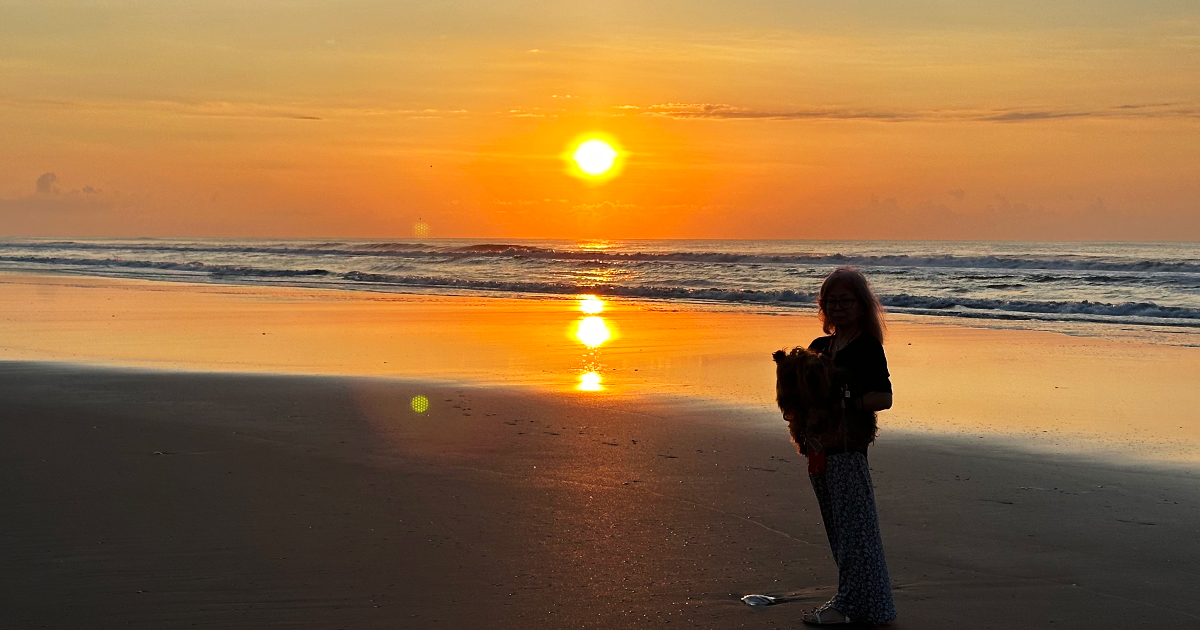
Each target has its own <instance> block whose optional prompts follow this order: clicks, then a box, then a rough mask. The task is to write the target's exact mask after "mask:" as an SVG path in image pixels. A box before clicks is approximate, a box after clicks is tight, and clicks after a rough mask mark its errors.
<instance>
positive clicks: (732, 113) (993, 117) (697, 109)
mask: <svg viewBox="0 0 1200 630" xmlns="http://www.w3.org/2000/svg"><path fill="white" fill-rule="evenodd" d="M613 109H615V110H619V111H620V112H621V114H624V113H637V114H641V115H646V116H660V117H665V118H677V119H707V120H874V121H881V122H998V123H1020V122H1034V121H1048V120H1059V119H1079V118H1092V119H1109V120H1112V119H1200V105H1187V104H1180V103H1151V104H1125V105H1115V106H1112V107H1102V108H1093V109H1050V108H1044V109H994V110H964V109H930V110H910V111H892V110H871V109H856V108H838V107H814V108H801V109H794V110H759V109H752V108H747V107H738V106H735V105H730V104H728V103H660V104H655V105H647V106H637V105H617V106H614V108H613Z"/></svg>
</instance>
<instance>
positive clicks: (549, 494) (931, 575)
mask: <svg viewBox="0 0 1200 630" xmlns="http://www.w3.org/2000/svg"><path fill="white" fill-rule="evenodd" d="M0 374H2V375H3V378H0V403H2V405H3V408H4V409H6V413H5V419H4V421H3V422H0V432H2V433H3V435H0V438H2V439H0V454H2V455H3V457H0V483H2V484H3V488H2V490H3V492H4V493H5V496H6V497H7V498H8V501H9V505H10V508H9V509H8V510H6V511H4V513H3V515H0V519H2V522H0V525H2V527H0V531H2V532H4V533H5V537H6V539H7V541H8V543H9V544H6V545H4V546H3V547H2V549H3V551H2V552H0V553H2V554H3V556H4V557H3V561H4V566H5V567H6V570H5V571H3V572H0V588H2V589H3V592H5V593H6V595H5V599H7V600H8V601H7V602H6V605H5V606H0V620H7V621H8V622H9V623H12V624H13V625H15V626H17V627H24V626H27V625H44V626H45V627H62V628H68V627H79V626H80V625H81V624H83V625H88V626H89V627H97V628H107V627H144V628H157V627H161V626H162V624H163V623H164V620H179V621H180V622H182V621H184V620H189V621H191V622H194V623H199V624H200V625H209V626H238V627H250V626H253V627H264V626H271V625H278V626H281V627H295V626H297V625H304V624H315V625H317V626H320V627H332V626H334V625H337V626H351V627H365V628H372V627H381V628H382V627H401V628H406V627H407V628H424V627H431V626H435V627H436V626H444V627H469V626H480V625H482V626H487V627H513V628H519V627H528V626H529V625H530V624H537V625H540V626H543V627H553V628H558V627H563V628H566V627H597V628H600V627H617V628H623V627H629V628H633V627H647V626H651V627H676V626H678V625H679V624H680V623H682V624H684V625H685V626H687V625H698V626H702V627H712V628H733V627H741V626H742V625H749V626H752V627H755V626H757V627H776V626H793V625H795V624H796V623H798V618H799V615H800V612H801V611H802V609H803V608H805V607H809V606H812V605H816V604H818V603H820V602H821V601H824V599H825V598H827V597H828V596H829V595H830V594H831V591H830V586H831V585H832V584H834V583H835V581H836V573H835V570H834V567H833V563H832V559H831V558H830V557H829V551H828V547H827V546H826V544H825V540H824V531H823V529H822V527H821V525H820V523H819V518H818V516H817V512H816V504H815V500H814V499H813V497H812V496H811V491H810V490H809V489H808V488H807V481H806V479H805V473H804V462H803V459H802V458H800V457H799V456H797V455H796V454H795V451H794V449H793V447H792V445H791V443H790V442H789V441H788V439H787V436H786V431H785V430H784V428H783V426H782V423H780V425H779V426H778V427H776V428H775V429H773V430H772V429H771V428H770V427H765V426H760V425H758V424H757V423H755V422H751V423H748V424H745V423H744V420H743V419H742V418H737V417H730V414H729V413H728V409H710V410H708V411H703V410H700V409H699V408H697V407H695V406H693V407H686V408H679V407H672V406H671V405H669V404H665V403H664V402H663V401H662V400H661V399H659V400H651V399H647V398H639V397H627V398H613V399H608V400H607V402H603V401H599V400H597V399H581V398H578V397H575V396H573V395H571V394H566V393H562V392H559V393H555V392H540V393H538V392H535V391H532V390H529V389H515V388H485V387H471V386H462V385H458V386H447V385H443V384H434V383H427V382H421V381H398V380H392V379H372V378H354V377H332V376H273V375H266V374H260V375H244V374H243V375H229V374H211V373H209V374H204V373H182V372H166V371H161V372H150V371H136V370H120V369H111V368H88V369H82V370H81V369H74V368H70V367H66V366H62V365H47V364H40V365H30V364H15V363H10V362H5V363H0ZM418 394H420V395H425V396H427V398H428V399H429V400H430V402H431V406H430V408H429V409H428V410H427V411H426V412H425V413H423V414H417V413H415V412H414V411H413V410H412V409H411V407H410V406H409V404H408V403H409V401H410V400H411V398H412V397H413V396H415V395H418ZM983 442H984V444H971V443H964V442H956V441H954V440H949V441H947V440H937V439H933V438H930V439H918V438H901V437H898V436H891V437H888V436H885V437H883V438H881V440H880V441H879V442H878V443H877V444H876V446H874V447H873V448H872V451H871V464H872V474H873V477H874V480H875V484H876V487H877V500H878V502H879V506H880V514H881V528H882V531H883V535H884V541H885V547H886V549H887V553H888V558H889V566H890V568H891V572H892V577H893V581H894V583H895V586H896V597H897V605H898V608H899V611H900V620H899V621H898V623H897V624H896V625H895V627H897V628H905V627H909V628H943V627H945V628H949V627H961V625H962V623H963V622H964V621H965V620H976V621H979V620H994V621H995V623H994V624H992V625H994V626H995V627H1018V626H1043V625H1045V624H1046V623H1047V622H1048V621H1055V622H1056V623H1055V625H1056V626H1058V625H1062V626H1064V627H1068V628H1075V627H1078V628H1091V627H1096V625H1102V626H1103V625H1105V624H1108V623H1111V622H1112V620H1113V619H1114V618H1119V617H1118V615H1120V614H1123V612H1124V611H1126V610H1127V609H1128V607H1129V606H1130V602H1131V601H1136V602H1138V603H1139V604H1140V605H1141V608H1139V610H1140V613H1139V614H1140V617H1139V620H1143V621H1145V622H1147V623H1170V624H1178V623H1179V622H1180V621H1185V620H1191V619H1200V605H1197V604H1196V603H1195V602H1194V601H1193V598H1191V597H1190V593H1192V592H1194V591H1195V589H1196V588H1197V587H1198V586H1200V581H1198V579H1197V578H1196V576H1195V575H1194V574H1193V572H1192V571H1191V569H1190V568H1189V567H1194V566H1195V561H1196V560H1197V559H1200V558H1197V557H1196V556H1197V553H1200V550H1198V549H1197V547H1196V546H1195V544H1194V536H1195V531H1194V529H1195V527H1194V523H1195V522H1197V521H1198V519H1200V483H1198V482H1197V479H1196V478H1195V476H1194V475H1192V474H1178V473H1171V472H1169V471H1162V470H1147V469H1145V468H1138V469H1128V468H1125V467H1121V466H1119V465H1115V464H1112V463H1109V464H1107V465H1106V464H1104V463H1103V462H1085V461H1077V460H1069V459H1068V460H1058V459H1051V458H1047V457H1043V456H1037V455H1030V454H1027V453H1021V452H1014V451H1009V450H1005V449H1003V448H996V445H994V444H990V443H989V442H990V441H989V440H984V441H983ZM751 592H757V593H767V594H772V595H783V596H788V597H794V598H796V599H795V601H792V602H789V603H786V604H782V605H778V606H772V607H767V608H764V609H755V608H751V607H747V606H744V605H743V604H741V603H740V602H739V601H738V599H737V598H738V597H740V596H741V595H743V594H746V593H751ZM63 602H69V605H65V606H64V605H62V603H63ZM1014 602H1019V603H1020V606H1017V607H1014ZM376 606H378V608H377V607H376ZM435 620H436V621H435ZM972 623H974V622H972ZM982 625H983V626H984V627H988V625H989V624H988V623H987V622H986V621H984V622H983V623H982Z"/></svg>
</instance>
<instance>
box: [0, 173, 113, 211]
mask: <svg viewBox="0 0 1200 630" xmlns="http://www.w3.org/2000/svg"><path fill="white" fill-rule="evenodd" d="M58 183H59V180H58V175H57V174H55V173H42V174H41V175H39V176H38V178H37V180H35V181H34V187H33V192H32V193H30V194H28V195H25V196H22V197H14V198H10V199H5V198H2V197H0V213H6V214H10V215H12V214H41V213H47V212H49V213H53V212H69V211H76V210H96V209H102V208H108V207H110V206H111V201H112V200H111V199H109V198H106V197H105V196H103V195H102V194H101V192H102V191H101V190H100V189H99V188H95V187H93V186H84V187H83V188H76V189H72V190H70V191H67V192H63V191H61V190H60V189H59V187H58Z"/></svg>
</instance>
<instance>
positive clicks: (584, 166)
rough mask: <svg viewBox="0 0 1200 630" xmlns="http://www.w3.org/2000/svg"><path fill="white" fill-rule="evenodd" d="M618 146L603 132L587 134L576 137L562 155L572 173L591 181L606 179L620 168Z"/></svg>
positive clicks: (620, 160)
mask: <svg viewBox="0 0 1200 630" xmlns="http://www.w3.org/2000/svg"><path fill="white" fill-rule="evenodd" d="M618 146H619V145H617V143H616V142H615V141H614V140H612V139H611V138H607V137H604V136H603V134H588V135H585V136H582V137H580V138H577V139H576V141H575V142H574V143H572V145H571V148H569V149H567V152H566V153H565V154H564V156H563V157H564V158H566V161H567V164H568V165H569V166H570V169H569V170H570V171H571V174H572V175H575V176H576V177H580V178H582V179H585V180H588V181H592V182H600V181H606V180H608V179H610V178H612V177H613V176H615V175H616V174H617V172H618V171H619V170H620V168H621V162H622V159H621V158H622V157H623V156H622V151H621V150H620V149H619V148H618Z"/></svg>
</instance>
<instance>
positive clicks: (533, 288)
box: [342, 271, 816, 304]
mask: <svg viewBox="0 0 1200 630" xmlns="http://www.w3.org/2000/svg"><path fill="white" fill-rule="evenodd" d="M342 277H343V278H345V279H346V280H352V281H354V282H372V283H383V284H392V285H397V286H405V287H419V288H429V289H470V290H485V291H504V292H509V293H545V294H552V295H578V294H591V295H603V296H612V297H635V298H654V299H676V300H678V299H685V300H710V301H720V302H757V303H780V304H784V303H811V302H813V301H814V300H815V299H816V296H815V295H814V294H811V293H803V292H800V291H792V290H783V291H760V290H755V289H693V288H686V287H660V286H626V285H614V284H601V285H582V284H574V283H569V282H505V281H500V280H462V279H458V278H437V277H431V276H396V275H391V274H381V273H366V272H362V271H351V272H348V273H345V274H342Z"/></svg>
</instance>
